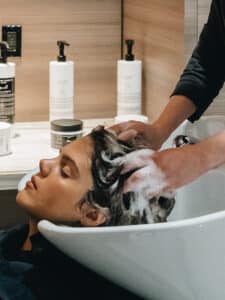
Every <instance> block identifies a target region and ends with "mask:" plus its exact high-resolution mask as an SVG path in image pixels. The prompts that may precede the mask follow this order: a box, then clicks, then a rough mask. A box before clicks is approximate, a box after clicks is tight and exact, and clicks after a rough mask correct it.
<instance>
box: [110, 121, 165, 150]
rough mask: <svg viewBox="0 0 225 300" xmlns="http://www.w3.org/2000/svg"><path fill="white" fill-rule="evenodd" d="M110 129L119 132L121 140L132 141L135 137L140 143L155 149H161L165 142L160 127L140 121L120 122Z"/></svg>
mask: <svg viewBox="0 0 225 300" xmlns="http://www.w3.org/2000/svg"><path fill="white" fill-rule="evenodd" d="M110 129H111V130H113V131H115V132H116V133H117V135H118V138H119V139H120V140H123V141H131V140H133V139H135V140H136V141H137V142H138V143H140V144H142V145H145V146H146V147H148V148H151V149H155V150H157V149H159V148H160V147H161V145H162V143H163V142H164V139H163V137H162V134H161V131H160V130H159V128H157V127H156V126H154V125H151V124H147V123H143V122H139V121H128V122H123V123H119V124H116V125H113V126H112V127H110Z"/></svg>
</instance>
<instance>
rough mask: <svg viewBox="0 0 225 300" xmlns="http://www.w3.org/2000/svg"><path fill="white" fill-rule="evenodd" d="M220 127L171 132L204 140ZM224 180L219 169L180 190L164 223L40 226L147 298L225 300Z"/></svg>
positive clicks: (222, 124)
mask: <svg viewBox="0 0 225 300" xmlns="http://www.w3.org/2000/svg"><path fill="white" fill-rule="evenodd" d="M223 129H225V118H224V117H221V116H213V117H203V118H202V119H201V120H200V121H198V122H196V123H195V124H191V123H189V122H184V123H183V124H182V126H180V127H179V129H178V130H177V131H176V132H175V133H174V134H173V136H175V135H176V134H180V133H182V134H189V135H191V136H195V137H196V138H199V139H202V138H205V137H207V136H209V135H213V134H215V133H217V132H219V131H221V130H223ZM173 136H172V137H171V138H173ZM171 138H170V139H169V140H168V141H167V143H165V145H164V147H167V146H168V145H171ZM184 167H185V166H184ZM178 176H179V173H178ZM224 182H225V168H224V167H221V168H219V169H216V170H212V171H210V172H209V173H207V174H205V175H203V176H202V177H200V178H199V179H198V180H196V181H195V182H194V183H192V184H189V185H187V186H186V187H184V188H182V189H180V190H178V192H177V197H176V206H175V209H174V210H173V212H172V214H171V216H170V218H169V222H168V223H161V224H149V225H132V226H117V227H100V228H72V227H67V226H58V225H54V224H53V223H51V222H49V221H47V220H42V221H40V222H39V224H38V227H39V230H40V231H41V233H42V234H43V235H44V236H45V237H46V238H47V239H49V240H50V241H51V242H52V243H53V244H55V245H56V246H57V247H58V248H59V249H61V250H62V251H63V252H65V253H66V254H68V255H69V256H71V257H72V258H74V259H76V260H78V261H80V262H81V263H83V264H84V265H86V266H88V267H89V268H91V269H94V270H95V271H97V272H99V273H100V274H102V275H104V276H105V277H107V278H109V279H110V280H112V281H114V282H116V283H118V284H119V285H121V286H123V287H125V288H127V289H129V290H131V291H133V292H134V293H137V294H139V295H141V296H142V297H144V298H145V299H151V300H212V299H215V300H224V299H225V288H224V283H225V238H224V235H225V233H224V232H225V211H224V209H225V187H224V186H225V184H224Z"/></svg>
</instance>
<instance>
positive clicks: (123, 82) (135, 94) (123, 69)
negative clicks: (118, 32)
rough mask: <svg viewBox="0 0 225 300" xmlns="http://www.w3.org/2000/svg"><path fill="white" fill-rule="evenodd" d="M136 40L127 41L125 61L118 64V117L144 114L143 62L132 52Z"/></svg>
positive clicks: (119, 61)
mask: <svg viewBox="0 0 225 300" xmlns="http://www.w3.org/2000/svg"><path fill="white" fill-rule="evenodd" d="M133 45H134V40H126V46H127V53H126V55H125V59H121V60H118V62H117V116H120V115H140V114H141V113H142V99H141V98H142V92H141V89H142V83H141V81H142V62H141V60H136V59H135V56H134V54H133V52H132V48H133Z"/></svg>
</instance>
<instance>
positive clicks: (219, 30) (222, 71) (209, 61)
mask: <svg viewBox="0 0 225 300" xmlns="http://www.w3.org/2000/svg"><path fill="white" fill-rule="evenodd" d="M224 80H225V1H224V0H213V1H212V4H211V8H210V13H209V17H208V21H207V23H206V24H205V25H204V27H203V30H202V32H201V35H200V37H199V41H198V44H197V46H196V47H195V49H194V51H193V53H192V56H191V58H190V60H189V62H188V64H187V66H186V68H185V69H184V71H183V74H182V75H181V77H180V80H179V81H178V83H177V85H176V87H175V90H174V91H173V93H172V95H184V96H186V97H188V98H189V99H191V100H192V101H193V102H194V104H195V105H196V106H197V110H196V112H195V113H194V114H193V115H192V116H191V117H190V118H189V120H190V121H192V122H193V121H195V120H197V119H199V117H200V116H201V115H202V114H203V112H204V111H205V110H206V109H207V107H208V106H209V104H210V103H211V102H212V101H213V99H214V98H215V97H216V96H217V94H218V93H219V91H220V89H221V88H222V86H223V83H224Z"/></svg>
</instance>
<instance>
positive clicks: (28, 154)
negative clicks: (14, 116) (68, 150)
mask: <svg viewBox="0 0 225 300" xmlns="http://www.w3.org/2000/svg"><path fill="white" fill-rule="evenodd" d="M83 122H84V131H85V132H86V133H87V132H88V131H90V130H91V129H92V128H94V127H95V126H97V125H105V126H106V127H107V126H110V125H112V124H113V119H86V120H85V119H84V120H83ZM50 136H51V135H50V123H49V122H30V123H28V122H18V123H15V124H14V125H13V130H12V139H11V145H12V147H11V148H12V153H11V154H9V155H6V156H0V190H11V189H17V185H18V182H19V181H20V179H21V178H22V177H23V176H24V175H25V174H26V173H27V172H29V171H31V170H33V169H35V168H37V167H38V165H39V161H40V159H42V158H51V157H54V156H57V155H58V150H56V149H52V148H51V146H50Z"/></svg>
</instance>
